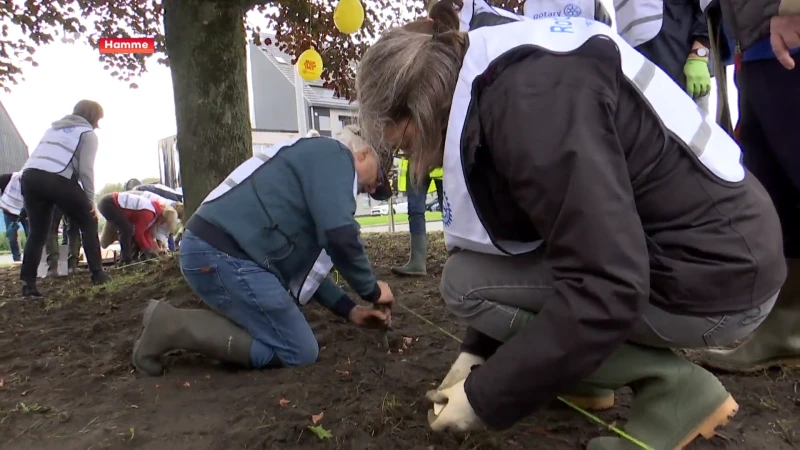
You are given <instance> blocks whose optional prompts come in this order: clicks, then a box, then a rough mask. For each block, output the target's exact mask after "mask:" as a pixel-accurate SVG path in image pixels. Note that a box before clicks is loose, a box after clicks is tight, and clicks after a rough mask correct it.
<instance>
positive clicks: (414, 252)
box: [392, 234, 428, 277]
mask: <svg viewBox="0 0 800 450" xmlns="http://www.w3.org/2000/svg"><path fill="white" fill-rule="evenodd" d="M427 259H428V235H427V234H412V235H411V257H410V258H409V260H408V263H407V264H406V265H405V266H402V267H392V273H394V274H396V275H401V276H407V277H414V276H416V277H420V276H425V275H427V274H428V271H427V270H426V267H425V263H426V260H427Z"/></svg>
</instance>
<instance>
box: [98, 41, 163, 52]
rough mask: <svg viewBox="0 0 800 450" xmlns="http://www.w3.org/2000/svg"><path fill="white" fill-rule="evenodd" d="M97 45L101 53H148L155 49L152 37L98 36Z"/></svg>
mask: <svg viewBox="0 0 800 450" xmlns="http://www.w3.org/2000/svg"><path fill="white" fill-rule="evenodd" d="M97 46H98V48H99V49H100V53H102V54H117V53H139V54H145V55H150V54H153V53H155V51H156V40H155V39H153V38H100V40H99V41H98V42H97Z"/></svg>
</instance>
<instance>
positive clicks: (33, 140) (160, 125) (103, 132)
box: [0, 0, 738, 191]
mask: <svg viewBox="0 0 800 450" xmlns="http://www.w3.org/2000/svg"><path fill="white" fill-rule="evenodd" d="M603 2H604V3H605V4H606V5H607V7H608V9H609V11H611V12H612V13H613V7H612V6H611V4H610V0H603ZM56 42H58V43H56V44H52V45H49V46H46V47H42V48H40V49H39V50H38V51H37V52H36V60H37V62H38V63H39V66H38V67H36V68H28V69H27V70H26V71H25V78H26V80H25V81H24V82H22V83H20V85H18V86H12V92H11V93H10V94H7V93H0V101H2V102H3V105H4V106H5V107H6V109H7V110H8V112H9V114H10V115H11V118H12V119H13V121H14V123H15V125H16V126H17V128H18V129H19V131H20V133H21V134H22V137H23V139H25V142H26V143H27V144H28V147H29V151H32V150H33V148H35V146H36V144H37V143H38V142H39V140H40V139H41V137H42V134H43V133H44V131H45V130H46V129H47V128H48V127H49V126H50V123H51V122H53V121H54V120H56V119H59V118H61V117H62V116H64V115H65V114H69V113H70V112H71V111H72V107H73V106H74V105H75V103H76V102H77V101H78V100H81V99H91V100H95V101H97V102H99V103H100V104H101V105H103V108H104V109H105V118H104V119H103V120H102V121H101V122H100V127H101V128H100V129H99V130H97V134H98V136H99V139H100V150H99V152H98V154H97V162H96V166H95V182H96V184H97V186H96V189H97V190H98V191H99V190H100V188H102V186H103V185H105V184H106V183H117V182H124V181H126V180H127V179H129V178H133V177H136V178H140V179H141V178H146V177H154V176H158V157H157V142H158V140H159V139H161V138H164V137H167V136H171V135H174V134H175V107H174V102H173V96H172V80H171V77H170V72H169V69H167V68H166V67H164V66H161V65H159V64H157V63H156V62H155V60H152V61H151V62H150V65H149V67H150V72H149V73H148V74H146V75H145V76H143V77H142V78H140V79H138V80H132V81H135V82H136V83H137V84H138V85H139V89H135V90H133V89H130V88H129V87H128V83H125V82H120V81H117V80H115V79H114V78H112V77H111V76H110V75H109V74H108V72H106V71H104V70H103V65H102V64H101V63H100V62H99V61H98V56H99V53H98V51H97V50H95V49H92V48H90V47H88V46H86V45H81V44H62V43H61V42H59V41H56ZM731 72H732V71H731ZM256 76H257V74H256ZM729 86H730V89H731V91H732V92H730V97H731V98H730V101H731V102H732V103H731V104H732V105H734V106H735V105H736V91H735V89H734V88H733V82H732V78H731V80H729ZM712 92H714V91H713V90H712ZM715 108H716V99H715V98H712V100H711V111H715ZM733 109H734V111H733V114H734V117H733V119H734V122H735V120H736V116H737V115H738V114H737V111H736V110H735V107H734V108H733Z"/></svg>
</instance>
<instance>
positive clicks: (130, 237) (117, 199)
mask: <svg viewBox="0 0 800 450" xmlns="http://www.w3.org/2000/svg"><path fill="white" fill-rule="evenodd" d="M97 209H98V210H99V211H100V214H102V215H103V217H105V218H106V226H105V228H104V229H103V235H102V237H101V238H100V241H101V242H100V243H101V245H102V247H103V248H106V247H108V246H109V245H111V244H112V243H114V241H116V240H119V246H120V250H121V253H122V257H121V260H120V262H121V263H122V264H130V263H131V262H133V243H134V241H135V242H136V246H137V247H138V249H139V251H141V252H142V255H143V257H144V258H146V259H149V258H154V257H156V256H157V252H156V249H157V247H156V243H155V236H156V235H158V233H159V232H160V230H162V229H172V228H174V227H175V224H176V223H177V222H178V213H177V212H176V211H175V210H174V209H172V208H171V207H169V206H166V205H163V204H161V203H160V202H158V201H155V200H150V199H147V198H144V197H141V196H138V195H133V194H129V193H127V192H114V193H111V194H107V195H105V196H104V197H103V198H101V199H100V201H99V202H98V203H97Z"/></svg>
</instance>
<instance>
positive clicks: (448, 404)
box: [425, 380, 486, 433]
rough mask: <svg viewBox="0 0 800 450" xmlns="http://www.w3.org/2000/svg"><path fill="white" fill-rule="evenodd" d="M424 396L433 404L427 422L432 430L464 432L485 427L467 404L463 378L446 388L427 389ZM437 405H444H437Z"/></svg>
mask: <svg viewBox="0 0 800 450" xmlns="http://www.w3.org/2000/svg"><path fill="white" fill-rule="evenodd" d="M425 397H427V399H428V400H430V401H431V402H433V404H434V409H432V410H430V411H428V424H430V426H431V430H433V431H437V432H442V431H456V432H461V433H465V432H468V431H477V430H483V429H484V428H485V427H486V426H485V425H484V424H483V422H482V421H481V419H480V418H479V417H478V415H477V414H475V411H474V410H473V409H472V405H470V404H469V400H468V399H467V393H466V391H464V380H461V381H459V382H458V383H456V384H455V385H453V386H452V387H449V388H447V389H443V390H431V391H428V393H427V394H426V395H425ZM438 405H444V406H443V407H437V406H438ZM437 410H438V414H437Z"/></svg>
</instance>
